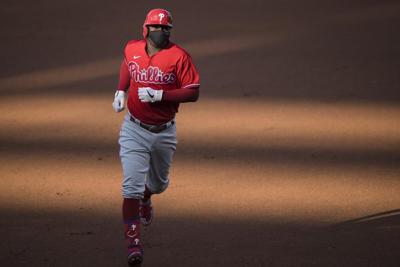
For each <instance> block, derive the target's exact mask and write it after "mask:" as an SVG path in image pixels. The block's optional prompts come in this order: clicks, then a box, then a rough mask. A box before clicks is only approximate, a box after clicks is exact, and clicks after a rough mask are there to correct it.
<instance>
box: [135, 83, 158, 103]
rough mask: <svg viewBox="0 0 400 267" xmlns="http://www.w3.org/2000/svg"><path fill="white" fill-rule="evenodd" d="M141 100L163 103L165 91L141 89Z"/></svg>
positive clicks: (139, 93)
mask: <svg viewBox="0 0 400 267" xmlns="http://www.w3.org/2000/svg"><path fill="white" fill-rule="evenodd" d="M138 95H139V99H140V101H142V102H151V103H154V102H158V101H161V99H162V95H163V90H154V89H152V88H150V87H139V90H138Z"/></svg>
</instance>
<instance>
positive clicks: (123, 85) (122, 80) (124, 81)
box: [117, 60, 130, 91]
mask: <svg viewBox="0 0 400 267" xmlns="http://www.w3.org/2000/svg"><path fill="white" fill-rule="evenodd" d="M129 84H130V76H129V70H128V66H127V65H126V63H125V60H122V63H121V67H120V69H119V82H118V87H117V90H120V91H127V90H128V88H129Z"/></svg>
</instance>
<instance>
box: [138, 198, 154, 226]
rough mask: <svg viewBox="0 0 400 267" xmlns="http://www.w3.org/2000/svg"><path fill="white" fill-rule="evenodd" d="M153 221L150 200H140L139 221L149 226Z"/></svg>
mask: <svg viewBox="0 0 400 267" xmlns="http://www.w3.org/2000/svg"><path fill="white" fill-rule="evenodd" d="M152 221H153V205H152V204H151V200H150V199H149V200H147V201H143V200H141V201H140V222H141V223H142V224H143V225H144V226H149V225H150V224H151V222H152Z"/></svg>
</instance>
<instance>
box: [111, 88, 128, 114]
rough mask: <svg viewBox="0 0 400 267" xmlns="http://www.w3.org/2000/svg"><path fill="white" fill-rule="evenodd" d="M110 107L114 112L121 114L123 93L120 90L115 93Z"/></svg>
mask: <svg viewBox="0 0 400 267" xmlns="http://www.w3.org/2000/svg"><path fill="white" fill-rule="evenodd" d="M112 106H113V108H114V110H115V112H121V111H123V110H124V108H125V92H124V91H121V90H117V92H115V97H114V102H113V103H112Z"/></svg>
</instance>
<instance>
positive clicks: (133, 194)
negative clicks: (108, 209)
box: [122, 185, 144, 199]
mask: <svg viewBox="0 0 400 267" xmlns="http://www.w3.org/2000/svg"><path fill="white" fill-rule="evenodd" d="M143 191H144V187H143V188H140V187H138V186H129V185H123V186H122V197H123V198H135V199H141V198H143Z"/></svg>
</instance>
